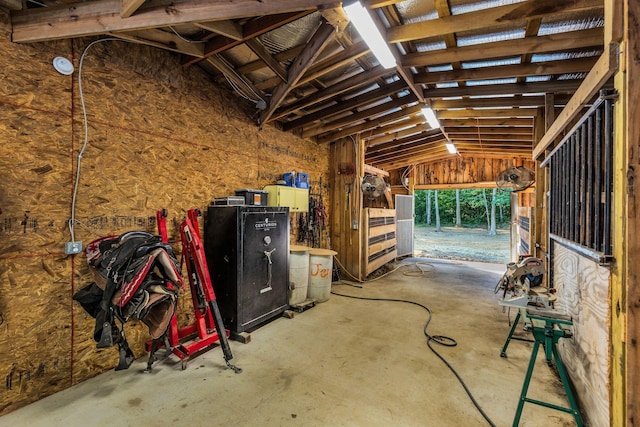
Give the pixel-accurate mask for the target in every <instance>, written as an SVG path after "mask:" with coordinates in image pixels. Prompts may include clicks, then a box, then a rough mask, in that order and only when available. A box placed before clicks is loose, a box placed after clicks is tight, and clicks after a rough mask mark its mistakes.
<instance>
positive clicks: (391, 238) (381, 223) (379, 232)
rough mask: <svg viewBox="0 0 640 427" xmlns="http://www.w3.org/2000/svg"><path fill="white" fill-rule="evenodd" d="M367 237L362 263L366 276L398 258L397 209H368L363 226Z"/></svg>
mask: <svg viewBox="0 0 640 427" xmlns="http://www.w3.org/2000/svg"><path fill="white" fill-rule="evenodd" d="M363 225H364V226H363V235H364V236H365V242H364V243H365V244H364V248H365V250H364V254H363V260H362V263H363V265H364V266H365V275H367V276H368V275H369V274H371V273H372V272H374V271H375V270H377V269H378V268H380V267H382V266H383V265H384V264H386V263H388V262H390V261H393V260H394V259H395V258H397V257H398V250H397V247H396V244H397V237H396V233H397V226H396V211H395V209H383V208H366V209H365V221H364V224H363Z"/></svg>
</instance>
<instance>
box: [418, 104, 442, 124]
mask: <svg viewBox="0 0 640 427" xmlns="http://www.w3.org/2000/svg"><path fill="white" fill-rule="evenodd" d="M422 115H423V116H424V117H425V118H426V119H427V122H428V123H429V126H431V128H432V129H435V128H439V127H440V122H439V121H438V118H437V117H436V113H434V112H433V109H432V108H431V107H429V106H428V105H425V106H424V107H422Z"/></svg>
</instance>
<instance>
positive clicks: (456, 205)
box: [414, 188, 511, 263]
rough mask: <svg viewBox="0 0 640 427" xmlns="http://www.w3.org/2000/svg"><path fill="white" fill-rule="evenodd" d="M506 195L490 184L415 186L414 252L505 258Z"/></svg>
mask: <svg viewBox="0 0 640 427" xmlns="http://www.w3.org/2000/svg"><path fill="white" fill-rule="evenodd" d="M510 196H511V192H509V191H503V190H497V189H491V188H489V189H458V190H456V189H452V190H416V191H415V194H414V205H415V228H414V254H415V255H416V256H420V257H428V258H447V259H460V260H470V261H482V262H495V263H507V262H509V261H510V253H511V243H510V225H511V197H510ZM436 197H437V199H436Z"/></svg>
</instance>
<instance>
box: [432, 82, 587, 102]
mask: <svg viewBox="0 0 640 427" xmlns="http://www.w3.org/2000/svg"><path fill="white" fill-rule="evenodd" d="M580 83H582V80H562V81H549V82H532V83H508V84H496V85H481V86H463V87H450V88H442V89H438V88H435V89H426V90H425V91H424V94H425V96H426V97H427V98H431V99H434V98H448V97H454V96H492V95H517V94H523V93H548V92H551V93H573V92H574V91H575V90H576V89H577V88H578V86H580ZM498 99H502V100H504V102H505V103H506V104H508V102H509V98H498Z"/></svg>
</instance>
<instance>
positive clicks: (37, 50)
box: [0, 14, 330, 414]
mask: <svg viewBox="0 0 640 427" xmlns="http://www.w3.org/2000/svg"><path fill="white" fill-rule="evenodd" d="M9 40H10V35H9V25H8V22H7V16H6V15H4V14H0V52H1V53H2V55H0V79H1V80H2V84H0V117H2V119H0V182H2V185H1V186H0V209H1V213H0V314H1V315H2V317H1V319H2V320H1V321H0V346H1V347H2V349H3V351H2V352H0V377H2V378H3V379H5V382H4V383H3V384H4V386H3V387H4V388H3V389H2V392H1V393H0V414H3V413H6V412H9V411H12V410H14V409H16V408H18V407H21V406H24V405H25V404H27V403H29V402H32V401H35V400H37V399H40V398H42V397H44V396H47V395H49V394H52V393H54V392H56V391H59V390H62V389H64V388H66V387H69V386H70V385H72V384H75V383H77V382H80V381H83V380H85V379H87V378H90V377H92V376H95V375H97V374H98V373H100V372H102V371H104V370H108V369H112V368H113V367H114V366H115V364H116V360H117V351H116V349H115V348H114V349H106V350H101V351H98V350H96V349H95V343H94V342H93V340H92V331H93V326H94V325H93V319H92V318H90V317H89V316H88V315H87V314H86V313H85V312H84V310H83V309H82V308H81V307H80V306H79V305H77V304H76V303H74V302H73V301H72V299H71V296H72V295H73V293H74V292H75V291H76V290H78V289H80V288H81V287H83V286H85V285H86V284H88V283H90V282H91V277H90V275H89V274H88V270H87V267H86V260H85V258H84V256H82V255H79V256H66V255H65V254H64V251H63V245H64V242H66V241H69V240H70V233H69V227H68V224H67V222H68V220H69V218H70V212H71V199H72V197H71V195H72V188H73V187H72V184H73V180H74V172H75V170H76V169H75V168H76V160H77V155H78V152H79V149H80V147H81V146H82V143H83V140H84V126H83V120H82V111H81V103H80V98H79V90H78V89H79V88H78V84H77V70H78V65H79V64H78V61H79V59H80V56H81V54H82V51H83V49H84V48H85V46H86V45H87V44H88V42H89V41H88V40H75V41H73V42H69V41H60V42H48V43H41V44H29V45H17V44H12V43H11V42H10V41H9ZM55 56H65V57H67V58H69V59H71V60H72V61H73V62H74V65H75V66H76V73H74V74H73V75H72V76H62V75H60V74H58V73H57V72H56V71H55V70H54V68H53V67H52V66H51V62H52V60H53V58H54V57H55ZM83 86H84V99H85V103H86V106H87V117H88V128H89V139H88V142H89V143H88V145H87V149H86V152H85V153H84V156H83V160H82V169H81V178H80V185H79V188H78V193H77V203H76V218H77V220H78V221H79V222H78V224H77V225H76V228H75V234H76V240H80V241H82V243H83V245H85V246H86V244H87V243H89V242H90V241H91V240H94V239H96V238H98V237H101V236H105V235H110V234H120V233H123V232H125V231H129V230H134V229H135V230H145V231H150V232H155V230H156V224H155V211H156V209H159V208H166V209H167V210H168V212H169V221H168V223H169V224H168V226H169V234H170V237H171V238H173V239H175V238H177V237H178V235H177V227H176V225H177V222H178V221H179V220H180V219H181V218H182V216H183V215H184V214H185V212H186V210H187V209H190V208H200V209H203V210H204V208H205V207H206V206H207V205H208V204H209V203H210V202H211V201H212V200H213V198H215V197H220V196H226V195H233V193H234V190H235V189H239V188H262V187H263V186H264V185H266V184H270V183H273V182H274V181H275V180H276V179H278V178H279V175H280V174H281V173H283V172H285V171H289V170H296V171H303V172H307V173H309V176H310V182H311V185H312V191H315V192H317V191H318V187H319V186H318V184H319V182H320V179H322V182H323V183H327V182H328V177H329V176H328V171H329V147H328V146H326V145H317V144H316V143H314V142H312V141H309V140H303V139H301V138H298V137H296V136H295V135H293V134H291V133H284V132H281V131H279V130H277V129H275V128H274V127H272V126H266V127H265V128H264V129H262V130H258V128H257V126H256V125H255V123H254V122H253V121H251V120H250V118H249V117H250V115H251V114H253V113H254V112H255V111H254V107H253V105H252V104H249V103H247V102H245V101H244V100H243V99H241V98H240V97H238V96H236V95H234V94H233V93H232V92H231V91H230V90H228V88H226V87H216V86H215V85H214V84H213V83H211V81H210V78H209V77H208V76H207V75H206V74H205V73H204V72H203V71H202V70H201V69H199V68H198V67H197V66H193V67H190V68H187V69H183V67H182V66H181V64H180V58H179V56H178V55H175V54H170V53H167V52H165V51H161V50H157V49H153V48H149V47H143V46H138V45H133V44H130V43H124V42H118V41H115V42H114V41H109V42H104V43H99V44H96V45H94V46H93V47H92V48H91V49H90V50H89V52H88V54H87V55H86V57H85V60H84V64H83ZM314 186H317V187H316V189H314ZM325 190H326V188H325ZM328 196H329V195H328V194H325V203H326V205H327V206H328V205H329V197H328ZM327 213H328V214H329V217H330V212H329V211H328V212H327ZM292 222H293V221H292ZM179 250H180V248H179V246H176V251H177V252H179ZM189 308H190V298H189V296H188V294H187V295H185V297H184V298H182V299H181V301H180V304H179V310H180V312H181V313H183V315H182V316H181V317H180V319H181V320H180V321H181V322H183V321H186V320H188V316H185V315H184V313H186V312H188V311H189ZM127 336H128V339H129V342H130V344H131V345H132V348H133V350H134V352H135V353H136V355H138V356H143V355H144V351H143V345H144V342H145V341H146V340H147V339H148V331H147V330H146V329H145V328H143V327H142V325H134V324H130V325H128V327H127ZM214 351H215V350H214ZM221 357H222V356H221ZM133 374H134V373H133V372H132V373H131V375H133ZM124 375H127V373H124Z"/></svg>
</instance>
